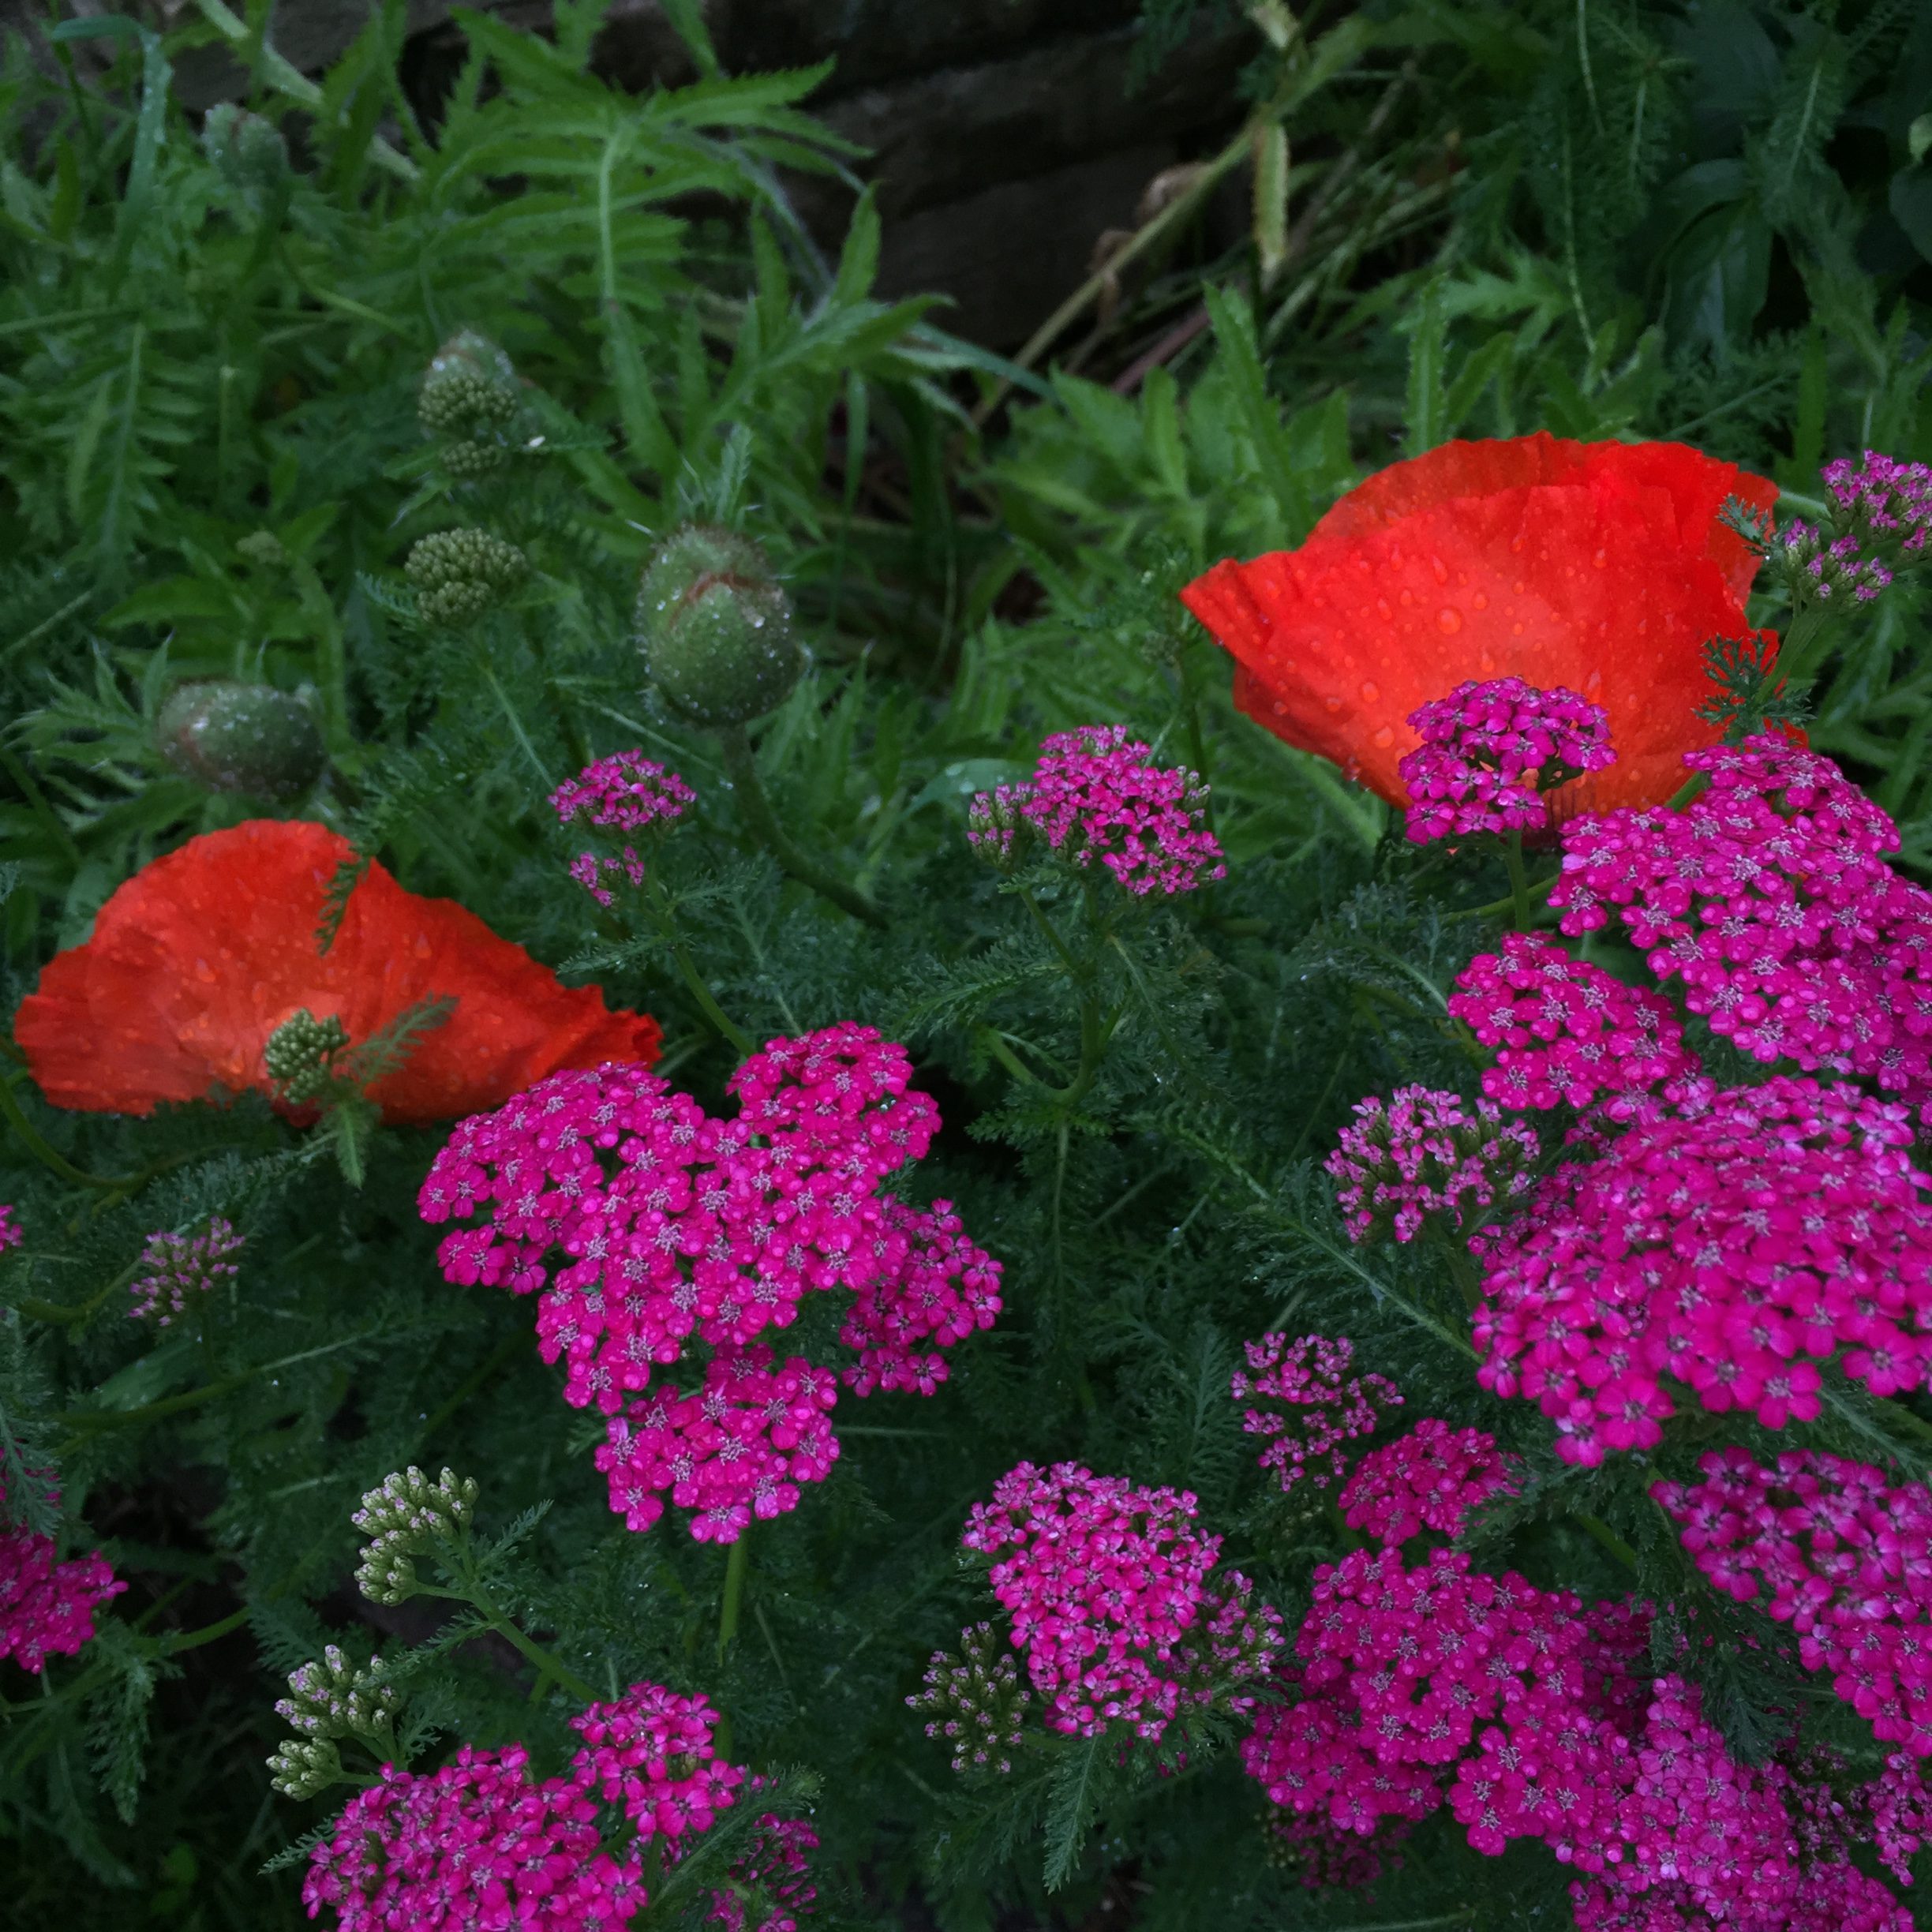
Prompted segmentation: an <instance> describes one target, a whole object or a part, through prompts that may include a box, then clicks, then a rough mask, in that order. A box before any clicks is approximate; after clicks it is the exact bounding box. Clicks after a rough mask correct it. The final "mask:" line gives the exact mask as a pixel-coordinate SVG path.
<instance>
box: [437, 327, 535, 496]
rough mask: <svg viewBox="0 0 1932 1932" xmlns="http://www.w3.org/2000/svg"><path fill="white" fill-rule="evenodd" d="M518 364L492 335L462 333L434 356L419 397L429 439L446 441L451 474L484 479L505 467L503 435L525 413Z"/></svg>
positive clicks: (444, 458) (446, 464)
mask: <svg viewBox="0 0 1932 1932" xmlns="http://www.w3.org/2000/svg"><path fill="white" fill-rule="evenodd" d="M522 406H523V403H522V396H521V395H520V394H519V391H518V388H517V376H516V369H515V365H514V364H513V363H512V362H511V360H510V358H508V357H507V355H505V354H504V352H503V351H502V350H500V349H499V348H498V347H497V346H496V344H495V343H493V342H492V341H491V340H490V339H489V337H488V336H487V335H477V332H476V331H474V329H461V330H459V331H457V333H456V334H455V335H452V336H451V338H450V339H449V340H448V341H447V342H446V343H444V345H443V346H442V347H441V348H440V349H439V350H437V351H436V354H434V355H433V356H432V358H430V361H429V369H428V370H427V372H426V373H425V375H424V376H423V380H422V388H421V390H420V391H418V392H417V398H416V415H417V421H420V422H421V425H422V426H423V432H424V433H425V435H426V436H436V437H439V438H441V439H443V440H445V441H446V442H447V445H448V447H447V448H445V449H444V451H443V462H444V467H445V468H446V469H447V470H449V472H450V474H451V475H452V476H460V477H472V476H480V475H481V474H484V473H485V471H487V470H493V469H495V468H496V466H497V465H498V464H499V463H500V462H502V461H503V459H504V455H505V454H506V453H507V451H506V445H505V443H504V431H505V430H506V429H508V427H509V426H510V425H511V423H513V422H515V421H516V419H517V417H518V415H519V414H520V413H521V411H522Z"/></svg>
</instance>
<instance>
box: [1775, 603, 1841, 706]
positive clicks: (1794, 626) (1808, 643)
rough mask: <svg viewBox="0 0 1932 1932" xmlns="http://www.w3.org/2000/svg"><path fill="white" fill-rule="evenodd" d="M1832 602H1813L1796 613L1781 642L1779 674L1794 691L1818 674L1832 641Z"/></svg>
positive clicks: (1804, 685)
mask: <svg viewBox="0 0 1932 1932" xmlns="http://www.w3.org/2000/svg"><path fill="white" fill-rule="evenodd" d="M1834 614H1835V613H1834V612H1833V610H1832V608H1830V606H1829V605H1824V604H1821V603H1816V602H1813V603H1809V604H1807V605H1803V606H1802V607H1801V608H1799V609H1798V610H1797V611H1795V612H1793V613H1792V620H1791V623H1790V624H1789V625H1788V627H1786V630H1785V632H1784V638H1783V640H1782V641H1781V642H1780V644H1779V646H1778V654H1777V674H1778V676H1780V678H1782V679H1783V680H1784V685H1785V688H1786V689H1787V690H1788V691H1793V692H1799V691H1804V690H1805V689H1807V687H1809V686H1810V683H1811V682H1812V680H1814V678H1815V677H1816V676H1818V666H1819V665H1821V664H1822V663H1823V662H1824V660H1825V653H1826V652H1827V651H1828V650H1829V648H1830V645H1831V620H1832V618H1833V615H1834Z"/></svg>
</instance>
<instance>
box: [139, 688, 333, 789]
mask: <svg viewBox="0 0 1932 1932" xmlns="http://www.w3.org/2000/svg"><path fill="white" fill-rule="evenodd" d="M155 735H156V736H157V737H158V739H159V742H160V747H161V754H162V756H163V758H166V759H167V762H168V763H169V764H170V765H171V766H174V769H175V770H177V771H178V772H179V773H181V774H182V777H184V778H192V779H193V781H195V782H196V784H201V785H205V786H207V788H208V789H209V790H210V791H211V792H249V793H253V795H254V796H256V797H258V798H270V799H291V798H299V797H300V796H301V795H302V793H303V792H306V791H307V790H308V789H309V787H310V786H311V785H313V784H314V783H315V781H316V779H318V778H319V777H321V775H322V768H323V766H324V764H325V763H326V762H328V753H327V751H326V750H325V749H324V746H323V743H322V731H321V728H320V725H318V724H317V723H316V716H315V713H314V712H313V710H310V709H309V705H308V703H307V702H306V701H305V700H304V699H303V698H300V697H298V695H295V694H294V692H292V691H278V690H276V689H275V687H274V686H273V685H272V684H242V683H236V682H235V681H234V680H231V679H227V678H210V679H204V680H197V682H195V683H190V684H182V685H178V686H177V687H175V688H174V691H171V692H170V693H169V695H168V697H167V701H166V702H164V703H163V705H162V707H161V715H160V717H159V719H158V720H157V721H156V726H155Z"/></svg>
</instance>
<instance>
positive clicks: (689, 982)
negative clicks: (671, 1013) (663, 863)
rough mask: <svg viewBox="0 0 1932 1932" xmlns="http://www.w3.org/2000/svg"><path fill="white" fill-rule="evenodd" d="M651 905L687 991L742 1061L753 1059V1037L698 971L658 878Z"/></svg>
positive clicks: (653, 889) (652, 881)
mask: <svg viewBox="0 0 1932 1932" xmlns="http://www.w3.org/2000/svg"><path fill="white" fill-rule="evenodd" d="M648 903H649V904H650V909H651V914H652V916H653V918H654V919H656V920H657V929H658V930H659V931H660V932H661V933H662V934H663V935H664V938H665V943H666V944H667V945H669V947H670V949H671V957H672V959H674V960H676V962H677V969H678V976H679V978H680V979H682V980H683V982H684V986H685V990H687V992H688V993H689V994H691V998H693V999H695V1001H696V1002H698V1011H699V1012H700V1013H702V1014H703V1015H704V1017H706V1019H707V1020H710V1022H711V1024H712V1025H713V1027H715V1028H717V1032H718V1033H719V1035H721V1037H722V1038H723V1039H725V1040H726V1041H728V1043H730V1045H731V1046H732V1048H733V1049H734V1050H735V1051H736V1053H737V1054H738V1057H739V1058H740V1059H741V1060H743V1059H747V1058H750V1057H751V1054H752V1053H753V1052H754V1051H755V1049H754V1047H753V1045H752V1043H751V1035H749V1034H748V1033H747V1032H745V1030H744V1028H743V1027H741V1026H739V1025H738V1024H737V1023H736V1021H735V1020H732V1017H731V1016H730V1015H729V1014H728V1013H726V1012H725V1009H724V1008H723V1007H722V1006H721V1005H719V1004H718V1002H717V994H715V993H713V991H712V990H711V988H710V983H708V982H707V981H706V979H705V976H704V975H703V974H702V973H701V972H699V971H698V962H697V961H696V960H695V959H693V958H692V957H691V948H690V947H689V946H687V945H686V944H685V943H684V939H683V934H681V933H680V932H679V930H678V927H677V918H676V914H675V913H673V912H672V910H671V904H670V901H669V900H668V899H667V898H666V897H665V891H664V888H663V886H661V885H660V884H659V883H658V882H657V880H656V879H655V878H653V879H652V880H651V882H650V893H649V897H648Z"/></svg>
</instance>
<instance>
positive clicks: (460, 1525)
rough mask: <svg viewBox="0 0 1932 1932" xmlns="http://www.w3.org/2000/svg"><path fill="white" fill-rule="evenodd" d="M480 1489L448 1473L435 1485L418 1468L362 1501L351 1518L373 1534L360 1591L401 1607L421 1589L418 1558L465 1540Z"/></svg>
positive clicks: (388, 1478) (361, 1566)
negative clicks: (465, 1531)
mask: <svg viewBox="0 0 1932 1932" xmlns="http://www.w3.org/2000/svg"><path fill="white" fill-rule="evenodd" d="M476 1500H477V1486H476V1484H475V1483H474V1481H472V1480H471V1479H470V1477H459V1476H458V1475H457V1473H455V1470H447V1469H446V1470H444V1472H443V1473H442V1475H441V1476H440V1477H438V1478H437V1480H436V1481H435V1482H433V1483H432V1482H431V1481H430V1480H429V1477H426V1476H425V1475H424V1473H422V1471H421V1470H419V1469H417V1468H416V1467H415V1466H414V1465H413V1464H412V1465H411V1466H410V1467H409V1468H408V1469H406V1470H402V1471H401V1472H399V1473H397V1474H395V1475H391V1476H385V1477H384V1478H383V1480H382V1482H381V1484H380V1485H379V1486H378V1487H377V1488H374V1489H372V1490H370V1491H369V1493H368V1495H366V1496H364V1497H363V1499H362V1507H361V1508H360V1509H359V1510H358V1511H356V1513H355V1514H354V1515H353V1516H352V1517H350V1519H349V1520H350V1522H353V1523H354V1525H355V1526H356V1527H357V1528H358V1529H361V1530H365V1531H366V1532H368V1533H369V1538H370V1541H369V1543H368V1544H366V1545H365V1547H364V1549H363V1552H362V1560H361V1563H360V1564H359V1565H358V1567H357V1570H356V1587H357V1588H358V1589H360V1590H361V1593H362V1594H363V1595H364V1596H365V1597H368V1598H369V1601H370V1602H371V1603H380V1604H399V1603H401V1602H402V1600H403V1599H404V1598H405V1597H412V1596H414V1594H415V1593H416V1589H417V1581H416V1564H415V1561H414V1559H416V1558H417V1557H418V1556H425V1555H427V1554H428V1553H429V1552H431V1551H432V1550H434V1549H436V1548H438V1547H441V1548H448V1547H449V1546H451V1544H455V1542H457V1541H459V1538H460V1537H461V1536H462V1532H463V1529H464V1528H465V1526H466V1525H467V1523H468V1522H469V1520H470V1514H471V1512H472V1511H474V1509H475V1507H476Z"/></svg>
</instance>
